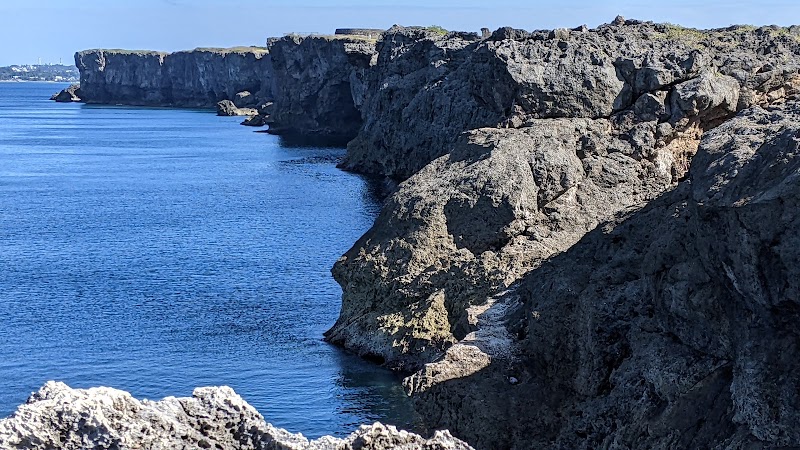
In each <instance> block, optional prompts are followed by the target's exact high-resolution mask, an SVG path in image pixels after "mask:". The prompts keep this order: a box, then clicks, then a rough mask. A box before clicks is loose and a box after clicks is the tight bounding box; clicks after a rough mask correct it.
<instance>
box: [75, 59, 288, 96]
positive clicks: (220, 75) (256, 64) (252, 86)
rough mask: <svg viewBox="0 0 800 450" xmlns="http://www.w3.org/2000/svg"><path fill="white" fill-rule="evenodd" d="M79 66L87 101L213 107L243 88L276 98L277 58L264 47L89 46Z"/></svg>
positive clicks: (81, 82)
mask: <svg viewBox="0 0 800 450" xmlns="http://www.w3.org/2000/svg"><path fill="white" fill-rule="evenodd" d="M75 65H76V66H78V69H79V70H80V74H81V81H80V87H81V89H80V92H81V95H80V97H81V99H82V100H83V101H84V102H86V103H104V104H124V105H151V106H184V107H212V106H214V105H215V104H216V103H217V102H219V101H221V100H234V99H235V96H236V94H237V93H239V92H242V91H249V92H251V93H253V94H254V95H256V96H257V97H258V98H259V100H270V99H271V98H272V62H271V60H270V58H269V53H268V51H267V50H266V49H263V48H256V47H241V48H231V49H196V50H192V51H184V52H176V53H160V52H148V51H128V50H85V51H82V52H78V53H76V54H75Z"/></svg>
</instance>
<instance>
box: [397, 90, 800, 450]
mask: <svg viewBox="0 0 800 450" xmlns="http://www.w3.org/2000/svg"><path fill="white" fill-rule="evenodd" d="M798 176H800V102H799V101H797V100H794V101H789V102H787V103H786V104H782V105H778V106H776V107H770V108H766V109H764V108H761V107H758V106H756V107H752V108H749V109H746V110H744V111H742V112H741V113H739V114H738V115H737V116H736V117H735V118H733V119H731V120H729V121H726V122H725V123H724V124H722V125H720V126H719V127H717V128H715V129H713V130H712V131H709V132H707V133H706V134H705V135H704V136H703V139H702V142H701V144H700V147H699V151H698V153H697V156H696V157H695V158H694V160H693V162H692V167H691V170H690V174H689V178H688V179H687V180H685V181H683V182H681V183H680V184H679V185H678V187H677V188H676V189H675V190H673V191H670V192H668V193H665V194H664V195H663V196H661V197H660V198H658V199H657V200H655V201H653V202H651V203H650V204H648V205H647V206H646V207H645V208H643V209H641V210H637V211H633V212H626V213H624V214H622V215H621V216H619V217H617V218H615V219H614V220H612V221H609V222H607V223H605V224H603V226H601V227H598V228H596V229H595V230H593V231H591V232H590V233H588V234H587V235H586V236H584V237H583V238H582V239H581V240H580V241H579V242H578V243H577V244H576V245H574V246H572V247H571V248H570V249H569V250H567V251H565V252H563V253H561V254H559V255H557V256H555V257H553V258H551V259H550V260H548V261H547V262H546V263H544V264H542V265H541V266H540V267H539V268H537V269H536V270H533V271H531V272H529V273H528V274H527V275H526V276H525V277H524V279H523V281H522V282H521V283H520V285H519V286H518V287H515V288H514V289H512V290H511V291H510V292H508V293H506V294H505V295H504V296H502V297H501V298H499V299H497V301H496V303H495V306H493V307H492V308H488V309H487V313H485V314H482V317H481V319H482V320H485V321H489V322H491V321H492V320H491V319H492V318H491V312H492V310H496V306H501V305H502V306H505V307H506V308H507V309H506V310H505V311H503V312H502V320H501V321H500V322H499V323H500V324H501V326H502V328H503V330H502V332H495V335H503V336H505V337H506V338H507V339H508V340H507V342H506V345H505V347H504V348H505V349H506V350H507V353H506V354H505V355H503V354H501V353H499V352H494V353H492V349H491V348H489V347H487V346H486V345H485V342H486V341H485V340H484V341H481V340H480V339H472V340H470V339H467V340H465V342H464V343H462V344H460V345H457V346H454V347H453V348H452V350H453V351H450V350H448V352H447V356H445V357H444V358H443V359H442V360H441V361H439V362H435V363H432V364H430V365H428V366H427V367H426V368H425V369H424V370H422V371H421V372H420V373H418V374H416V375H415V376H414V377H412V378H411V379H409V380H408V384H409V389H410V390H411V391H414V392H415V397H416V398H417V404H418V406H419V408H420V410H421V412H423V414H424V415H425V416H426V417H428V418H429V419H430V420H431V424H435V425H436V426H450V427H451V430H452V431H453V432H454V433H455V434H456V435H457V436H460V437H462V438H465V439H467V440H468V441H470V442H472V443H473V444H474V445H476V446H477V447H480V448H578V449H580V448H586V449H590V448H607V447H619V448H657V449H667V448H717V449H740V448H794V447H796V446H798V445H800V434H799V433H798V432H797V428H796V426H795V424H796V423H797V421H798V419H799V418H800V417H799V416H800V397H798V395H797V393H798V386H800V375H798V374H800V371H798V369H799V367H798V362H797V361H796V358H793V355H794V352H793V349H794V348H795V346H796V345H797V343H798V342H800V332H799V331H798V329H797V327H796V321H797V317H796V316H797V314H798V311H800V304H798V298H800V297H799V296H798V289H799V288H800V287H799V286H798V282H797V280H798V279H800V278H799V277H798V275H800V273H798V270H800V265H798V264H797V261H798V258H800V255H798V249H800V245H798V244H800V234H799V233H798V230H800V227H798V225H800V216H798V213H797V211H798V208H797V206H798V202H799V201H800V184H798V183H797V178H798ZM476 334H477V335H479V336H478V338H480V335H481V334H482V333H480V332H478V333H476ZM484 337H485V336H484ZM469 350H471V352H470V351H469ZM475 354H482V355H483V358H484V360H489V361H488V362H486V363H485V364H483V365H482V366H480V367H479V369H477V370H472V371H471V372H468V373H466V372H463V371H462V372H458V371H457V370H454V369H453V368H459V367H463V366H464V364H465V363H466V362H468V361H470V358H473V359H474V355H475ZM512 418H513V420H511V419H512ZM522 436H524V438H523V437H522Z"/></svg>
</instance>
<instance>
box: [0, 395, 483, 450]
mask: <svg viewBox="0 0 800 450" xmlns="http://www.w3.org/2000/svg"><path fill="white" fill-rule="evenodd" d="M0 448H3V449H15V450H16V449H19V450H22V449H26V450H28V449H30V450H34V449H37V450H38V449H42V450H45V449H48V450H49V449H56V448H57V449H63V450H79V449H87V448H91V449H117V450H126V449H141V448H147V449H154V450H155V449H164V450H166V449H187V450H188V449H203V448H217V449H254V450H255V449H264V450H267V449H270V450H277V449H285V450H358V449H361V450H383V449H399V450H412V449H420V448H424V449H429V450H469V449H471V448H472V447H470V446H468V445H467V444H465V443H464V442H462V441H459V440H458V439H455V438H453V437H452V436H451V435H450V433H448V432H447V431H437V432H436V433H435V434H434V435H433V437H431V438H430V439H425V438H423V437H421V436H419V435H416V434H413V433H408V432H405V431H398V430H397V429H396V428H395V427H392V426H385V425H382V424H380V423H375V424H374V425H370V426H366V425H364V426H362V427H361V428H359V429H358V431H356V432H354V433H352V434H351V435H349V436H348V437H346V438H344V439H339V438H333V437H330V436H325V437H322V438H319V439H315V440H308V439H306V438H305V437H303V435H301V434H292V433H289V432H288V431H286V430H283V429H280V428H276V427H274V426H272V425H270V424H268V423H266V422H264V418H263V417H262V416H261V414H259V413H258V412H257V411H256V410H255V409H254V408H253V407H252V406H250V405H249V404H247V402H245V401H244V400H242V398H241V397H239V396H238V395H236V393H235V392H233V390H232V389H231V388H228V387H206V388H197V389H195V390H194V393H193V395H192V397H191V398H175V397H167V398H165V399H163V400H161V401H158V402H153V401H148V400H142V401H139V400H137V399H135V398H133V397H131V395H130V394H128V393H127V392H124V391H119V390H116V389H111V388H92V389H85V390H84V389H71V388H69V387H68V386H67V385H65V384H63V383H56V382H49V383H47V384H46V385H45V386H44V387H42V388H41V389H40V390H39V392H37V393H35V394H33V395H32V396H31V397H30V399H28V402H27V403H26V404H24V405H22V406H20V407H19V408H18V409H17V412H16V413H14V415H12V416H11V417H9V418H7V419H3V420H0Z"/></svg>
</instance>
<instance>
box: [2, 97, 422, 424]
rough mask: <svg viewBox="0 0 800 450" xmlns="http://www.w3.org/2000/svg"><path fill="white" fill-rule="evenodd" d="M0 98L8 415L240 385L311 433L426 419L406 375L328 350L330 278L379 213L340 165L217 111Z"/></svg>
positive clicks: (267, 409)
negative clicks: (49, 389)
mask: <svg viewBox="0 0 800 450" xmlns="http://www.w3.org/2000/svg"><path fill="white" fill-rule="evenodd" d="M62 87H63V86H61V85H56V84H46V83H18V84H11V83H0V416H6V415H8V414H10V413H12V412H13V410H14V409H15V408H16V406H17V405H18V404H20V403H22V402H24V401H25V399H26V398H27V396H28V395H29V394H30V392H31V391H33V390H36V389H38V387H39V386H41V385H42V384H43V383H44V382H45V381H47V380H51V379H56V380H61V381H64V382H66V383H67V384H69V385H71V386H73V387H90V386H98V385H105V386H112V387H116V388H119V389H124V390H127V391H130V392H131V393H132V394H133V395H135V396H137V397H145V398H151V399H156V398H161V397H164V396H167V395H176V396H186V395H191V391H192V388H193V387H195V386H204V385H228V386H231V387H233V388H234V389H235V390H236V391H237V392H238V393H239V394H240V395H242V396H243V397H244V398H245V400H247V401H248V402H250V403H251V404H252V405H254V406H255V407H256V408H258V409H259V411H261V413H262V414H263V415H264V416H265V418H266V419H267V420H268V421H270V422H272V423H274V424H275V425H277V426H280V427H284V428H287V429H289V430H290V431H293V432H302V433H304V434H305V435H307V436H311V437H316V436H320V435H322V434H336V435H342V434H346V433H347V432H349V431H352V430H353V429H354V427H355V425H356V424H361V423H365V422H371V421H374V420H381V421H384V422H388V423H393V424H397V425H401V426H412V427H413V425H414V424H415V423H416V422H415V419H414V416H413V413H412V409H411V407H410V404H409V401H408V400H407V399H406V397H405V395H404V394H403V392H402V389H401V388H400V385H399V379H398V378H397V377H396V376H395V375H394V374H392V373H390V372H388V371H384V370H382V369H380V368H378V367H375V366H373V365H372V364H370V363H367V362H365V361H362V360H361V359H359V358H357V357H354V356H352V355H348V354H346V353H344V352H343V351H342V350H340V349H338V348H335V347H332V346H330V345H328V344H326V343H325V342H323V341H322V340H321V336H322V332H323V331H325V330H326V329H327V328H328V327H330V326H331V325H332V324H333V322H334V321H335V319H336V316H337V314H338V311H339V307H340V297H341V291H340V289H339V287H338V285H337V284H336V283H335V282H334V281H333V279H332V278H331V275H330V267H331V266H332V265H333V263H334V262H335V261H336V259H337V258H338V257H339V256H340V255H341V254H342V253H344V252H345V251H346V250H347V249H348V248H349V247H350V246H351V245H352V243H353V242H355V241H356V239H358V237H359V236H360V235H361V234H362V233H363V232H364V231H366V230H367V228H368V227H369V226H370V224H371V223H372V221H373V219H374V217H375V215H376V214H377V210H378V207H379V205H378V200H377V199H376V196H375V195H374V192H375V187H374V186H372V185H371V184H370V182H369V181H367V180H365V179H363V178H361V177H359V176H357V175H353V174H349V173H346V172H342V171H340V170H338V169H336V168H335V161H336V160H337V159H338V158H340V157H341V156H342V155H343V153H344V151H343V150H342V149H337V148H319V147H297V146H294V147H293V146H289V145H283V144H282V143H281V141H280V139H279V138H277V137H275V136H271V135H267V134H264V133H254V132H253V131H252V129H250V128H246V127H242V126H240V125H239V124H238V122H239V121H240V120H241V119H238V118H220V117H216V116H215V115H214V114H213V113H209V112H206V111H191V110H172V109H155V108H151V109H147V108H126V107H101V106H88V105H79V104H56V103H54V102H50V101H48V100H47V98H48V97H49V96H50V95H51V94H52V93H54V92H56V91H57V90H58V89H61V88H62Z"/></svg>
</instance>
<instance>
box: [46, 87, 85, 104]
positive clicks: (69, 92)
mask: <svg viewBox="0 0 800 450" xmlns="http://www.w3.org/2000/svg"><path fill="white" fill-rule="evenodd" d="M80 94H81V85H79V84H72V85H70V86H69V87H68V88H66V89H63V90H62V91H61V92H59V93H57V94H54V95H53V96H52V97H50V100H55V101H56V102H59V103H70V102H79V101H81V98H80Z"/></svg>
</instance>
